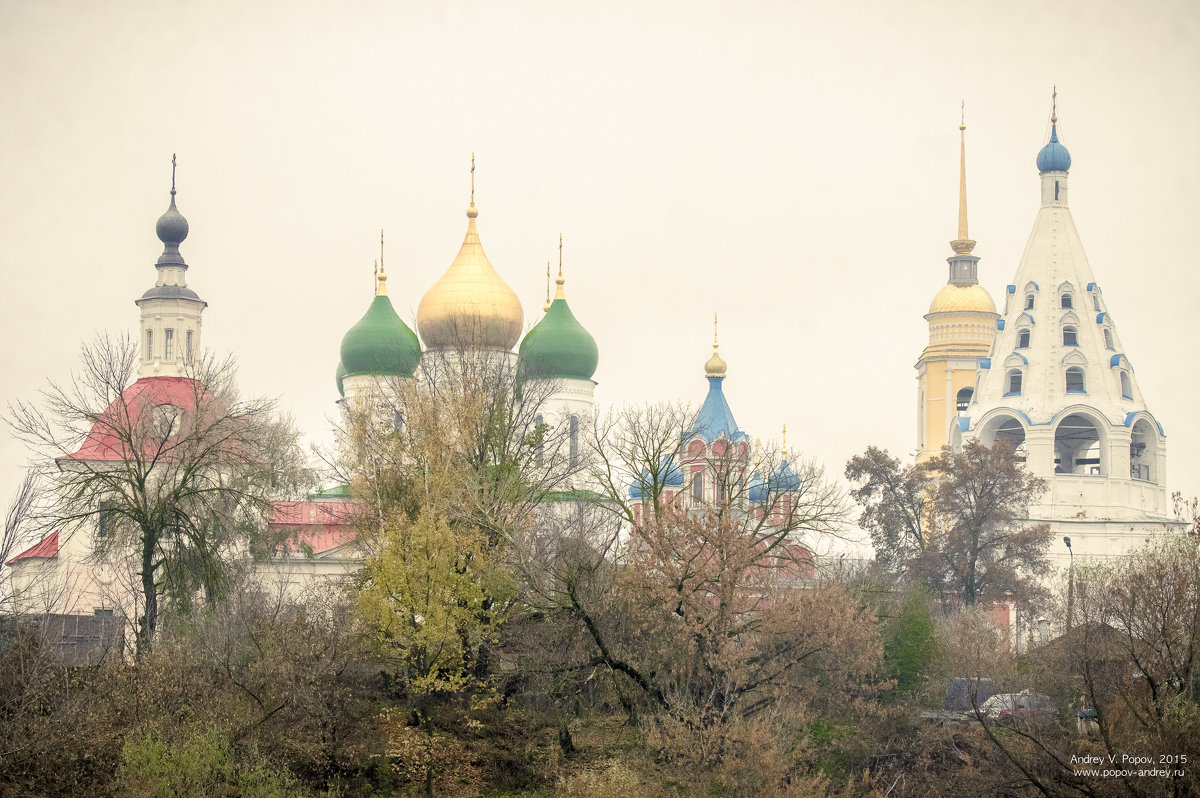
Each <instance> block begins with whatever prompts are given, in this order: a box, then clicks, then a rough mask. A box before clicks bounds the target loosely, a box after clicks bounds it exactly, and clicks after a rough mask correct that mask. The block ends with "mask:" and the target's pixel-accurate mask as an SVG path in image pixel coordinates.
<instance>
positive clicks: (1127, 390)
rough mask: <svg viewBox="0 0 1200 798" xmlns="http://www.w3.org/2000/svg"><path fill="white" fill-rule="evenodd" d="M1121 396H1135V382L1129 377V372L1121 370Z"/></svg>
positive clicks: (1129, 397) (1126, 397)
mask: <svg viewBox="0 0 1200 798" xmlns="http://www.w3.org/2000/svg"><path fill="white" fill-rule="evenodd" d="M1121 396H1122V397H1124V398H1125V399H1132V398H1133V383H1132V381H1130V379H1129V372H1128V371H1122V372H1121Z"/></svg>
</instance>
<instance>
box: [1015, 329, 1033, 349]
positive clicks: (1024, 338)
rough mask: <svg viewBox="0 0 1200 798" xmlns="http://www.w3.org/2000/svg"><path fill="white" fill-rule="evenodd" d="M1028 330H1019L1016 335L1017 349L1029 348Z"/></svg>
mask: <svg viewBox="0 0 1200 798" xmlns="http://www.w3.org/2000/svg"><path fill="white" fill-rule="evenodd" d="M1029 334H1030V333H1029V330H1021V331H1020V332H1018V333H1017V349H1028V348H1029Z"/></svg>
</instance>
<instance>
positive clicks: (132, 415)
mask: <svg viewBox="0 0 1200 798" xmlns="http://www.w3.org/2000/svg"><path fill="white" fill-rule="evenodd" d="M211 396H212V395H211V394H209V393H208V391H206V390H205V389H204V388H203V387H201V386H200V384H199V383H197V382H196V381H195V380H193V379H191V378H190V377H143V378H142V379H140V380H138V381H137V382H135V383H134V384H133V385H130V386H129V387H128V388H126V389H125V390H124V391H123V392H122V393H121V398H120V399H117V400H115V401H113V403H112V404H110V405H109V406H108V408H107V409H106V410H105V411H104V412H103V413H101V414H100V415H99V416H98V417H97V418H96V420H95V421H94V422H93V423H92V430H91V432H89V433H88V436H87V438H85V439H84V441H83V445H82V446H80V447H79V449H78V451H76V452H75V453H74V454H70V455H67V456H66V457H64V458H61V459H71V460H124V459H126V458H127V457H128V456H129V450H128V446H127V441H128V440H130V439H131V438H136V437H137V430H138V427H139V425H140V424H142V423H147V422H150V421H152V419H148V418H146V419H143V414H144V413H146V411H147V410H153V409H154V408H155V407H158V406H159V405H174V406H175V407H178V408H179V409H180V410H182V411H183V412H185V413H188V412H191V413H194V412H196V408H197V407H198V406H199V405H200V403H201V402H202V401H203V400H205V399H210V398H211Z"/></svg>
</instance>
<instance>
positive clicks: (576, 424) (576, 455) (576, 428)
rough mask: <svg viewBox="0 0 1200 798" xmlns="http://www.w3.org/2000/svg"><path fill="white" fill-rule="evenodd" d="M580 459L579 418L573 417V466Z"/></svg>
mask: <svg viewBox="0 0 1200 798" xmlns="http://www.w3.org/2000/svg"><path fill="white" fill-rule="evenodd" d="M578 459H579V416H571V465H575V462H576V461H577V460H578Z"/></svg>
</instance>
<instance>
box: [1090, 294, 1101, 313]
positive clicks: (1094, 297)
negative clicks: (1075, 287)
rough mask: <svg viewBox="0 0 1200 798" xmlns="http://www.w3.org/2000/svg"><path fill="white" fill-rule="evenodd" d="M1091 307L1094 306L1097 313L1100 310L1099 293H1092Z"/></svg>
mask: <svg viewBox="0 0 1200 798" xmlns="http://www.w3.org/2000/svg"><path fill="white" fill-rule="evenodd" d="M1092 307H1094V308H1095V309H1096V312H1097V313H1099V312H1100V295H1099V294H1092Z"/></svg>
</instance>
